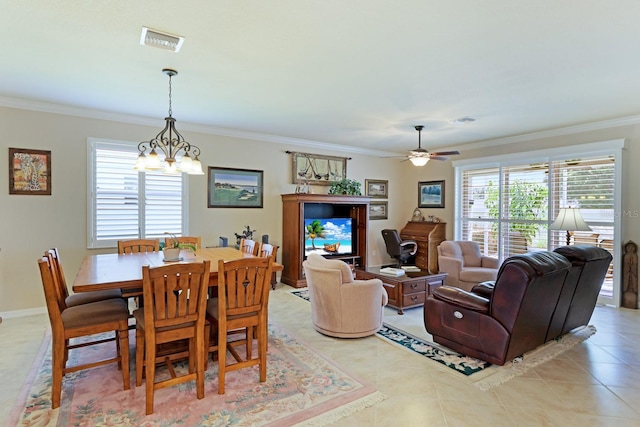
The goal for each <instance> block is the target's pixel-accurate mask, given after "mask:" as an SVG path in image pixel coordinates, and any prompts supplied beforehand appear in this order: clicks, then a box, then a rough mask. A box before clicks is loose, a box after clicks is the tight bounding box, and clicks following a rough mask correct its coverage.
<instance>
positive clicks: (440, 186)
mask: <svg viewBox="0 0 640 427" xmlns="http://www.w3.org/2000/svg"><path fill="white" fill-rule="evenodd" d="M418 207H419V208H444V181H420V182H418Z"/></svg>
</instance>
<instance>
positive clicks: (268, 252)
mask: <svg viewBox="0 0 640 427" xmlns="http://www.w3.org/2000/svg"><path fill="white" fill-rule="evenodd" d="M277 255H278V246H277V245H272V244H270V243H263V244H262V245H260V252H259V253H258V256H260V257H263V258H268V257H270V256H272V257H273V261H274V262H275V260H276V256H277ZM277 283H278V279H277V278H276V272H275V271H274V272H272V273H271V289H275V288H276V284H277Z"/></svg>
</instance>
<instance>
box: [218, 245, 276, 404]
mask: <svg viewBox="0 0 640 427" xmlns="http://www.w3.org/2000/svg"><path fill="white" fill-rule="evenodd" d="M272 264H273V258H272V257H269V258H259V257H256V258H243V259H239V260H235V261H228V262H226V263H225V262H224V261H223V260H219V261H218V297H217V298H210V299H209V301H208V302H207V320H208V321H209V322H210V323H211V337H210V345H209V352H216V351H217V353H218V394H224V383H225V376H226V373H227V372H228V371H235V370H237V369H242V368H246V367H249V366H254V365H259V371H260V382H265V381H266V379H267V339H268V334H267V322H268V316H267V306H268V304H269V280H270V278H271V269H272ZM254 332H255V334H254ZM237 333H241V334H242V336H243V337H244V339H241V340H237V341H233V342H231V341H228V335H230V334H234V335H235V334H237ZM254 336H257V341H258V357H257V358H253V357H252V348H253V339H254ZM242 345H244V346H246V351H245V353H246V357H245V358H242V357H241V356H240V354H239V352H238V351H237V350H236V347H238V346H242ZM227 350H229V353H231V355H232V356H233V358H234V359H235V362H236V363H233V364H230V365H228V366H227V363H226V362H227Z"/></svg>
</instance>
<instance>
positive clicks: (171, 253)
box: [162, 248, 180, 261]
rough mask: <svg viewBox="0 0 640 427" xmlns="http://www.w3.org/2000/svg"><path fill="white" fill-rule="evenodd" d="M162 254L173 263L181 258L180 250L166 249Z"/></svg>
mask: <svg viewBox="0 0 640 427" xmlns="http://www.w3.org/2000/svg"><path fill="white" fill-rule="evenodd" d="M162 252H163V253H164V259H165V260H168V261H169V260H170V261H173V260H177V259H179V258H180V248H164V249H163V250H162Z"/></svg>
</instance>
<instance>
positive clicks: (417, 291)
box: [356, 267, 447, 314]
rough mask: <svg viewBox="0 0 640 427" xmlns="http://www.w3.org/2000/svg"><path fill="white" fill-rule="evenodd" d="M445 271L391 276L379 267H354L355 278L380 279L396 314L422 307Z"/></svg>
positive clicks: (441, 280) (443, 279) (443, 277)
mask: <svg viewBox="0 0 640 427" xmlns="http://www.w3.org/2000/svg"><path fill="white" fill-rule="evenodd" d="M446 277H447V273H441V274H429V272H427V271H426V270H422V271H420V272H407V273H406V274H405V275H404V276H400V277H393V276H388V275H385V274H380V268H379V267H371V268H367V269H366V270H360V269H356V278H357V279H362V280H367V279H380V280H382V284H383V285H384V288H385V289H386V290H387V294H388V295H389V304H387V305H389V306H390V307H393V308H397V309H398V314H404V309H406V308H414V307H422V306H423V305H424V302H425V300H426V299H427V296H428V295H431V292H433V289H435V288H437V287H438V286H442V285H444V281H445V279H446Z"/></svg>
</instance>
